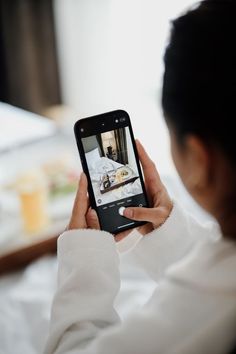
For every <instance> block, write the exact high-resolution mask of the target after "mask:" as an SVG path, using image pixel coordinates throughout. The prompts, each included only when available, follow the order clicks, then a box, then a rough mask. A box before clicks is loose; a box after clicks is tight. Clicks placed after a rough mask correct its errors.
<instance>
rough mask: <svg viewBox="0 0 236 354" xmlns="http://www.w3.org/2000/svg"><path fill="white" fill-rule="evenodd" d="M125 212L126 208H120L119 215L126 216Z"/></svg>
mask: <svg viewBox="0 0 236 354" xmlns="http://www.w3.org/2000/svg"><path fill="white" fill-rule="evenodd" d="M124 211H125V207H120V208H119V214H120V215H121V216H123V215H124Z"/></svg>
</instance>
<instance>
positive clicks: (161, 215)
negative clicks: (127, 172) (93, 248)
mask: <svg viewBox="0 0 236 354" xmlns="http://www.w3.org/2000/svg"><path fill="white" fill-rule="evenodd" d="M136 146H137V149H138V154H139V159H140V162H141V165H142V168H143V173H144V179H145V187H146V191H147V195H148V199H149V203H150V208H137V207H130V208H126V209H125V210H124V213H123V216H125V217H126V218H128V219H131V220H136V221H148V224H146V225H144V226H141V227H139V228H138V231H139V232H140V233H141V234H142V235H146V234H147V233H149V232H151V231H152V230H153V229H156V228H158V227H159V226H161V225H162V224H163V223H164V222H165V221H166V219H167V218H168V216H169V215H170V213H171V210H172V208H173V203H172V201H171V199H170V197H169V195H168V192H167V190H166V188H165V186H164V185H163V184H162V182H161V179H160V176H159V174H158V172H157V169H156V166H155V164H154V162H153V161H152V160H151V159H150V157H149V156H148V154H147V152H146V151H145V149H144V147H143V146H142V144H141V143H140V142H139V141H138V140H136ZM128 233H129V232H123V233H121V234H119V235H117V236H116V239H117V240H118V241H119V240H121V239H122V238H124V237H125V236H127V235H128Z"/></svg>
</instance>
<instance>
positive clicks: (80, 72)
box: [54, 0, 192, 175]
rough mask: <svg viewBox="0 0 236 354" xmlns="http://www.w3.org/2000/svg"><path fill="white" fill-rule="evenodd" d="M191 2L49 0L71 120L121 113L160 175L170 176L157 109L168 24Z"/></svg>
mask: <svg viewBox="0 0 236 354" xmlns="http://www.w3.org/2000/svg"><path fill="white" fill-rule="evenodd" d="M191 3H192V1H191V0H175V1H173V0H162V1H161V0H99V1H98V0H66V1H65V0H55V4H54V5H55V19H56V25H57V42H58V51H59V59H60V72H61V81H62V91H63V92H62V93H63V99H64V102H65V103H66V104H67V105H69V106H70V107H72V108H73V109H74V111H75V112H76V114H75V117H77V118H78V117H86V116H90V115H93V114H98V113H102V112H106V111H109V110H113V109H118V108H122V109H125V110H127V111H128V113H129V114H130V116H131V120H132V123H133V128H134V133H135V135H136V137H138V138H139V139H140V140H141V141H142V142H143V144H144V145H145V147H146V149H147V151H148V152H149V153H150V155H151V157H152V158H153V160H154V161H155V162H156V163H157V165H158V169H159V171H160V172H161V174H167V175H170V174H172V175H173V174H174V173H175V169H174V167H173V164H172V161H171V158H170V150H169V137H168V132H167V129H166V126H165V123H164V121H163V118H162V111H161V108H160V103H159V102H160V90H161V83H162V72H163V65H162V56H163V51H164V47H165V45H166V39H167V35H168V32H169V21H170V19H171V18H173V17H175V16H176V14H177V13H179V11H180V9H183V8H185V6H187V5H189V4H191Z"/></svg>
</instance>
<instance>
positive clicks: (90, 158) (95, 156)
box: [85, 148, 101, 170]
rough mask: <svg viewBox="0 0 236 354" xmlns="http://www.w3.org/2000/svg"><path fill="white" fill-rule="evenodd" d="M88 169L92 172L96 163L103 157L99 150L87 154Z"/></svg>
mask: <svg viewBox="0 0 236 354" xmlns="http://www.w3.org/2000/svg"><path fill="white" fill-rule="evenodd" d="M85 156H86V160H87V164H88V168H89V169H90V170H92V169H94V168H95V165H96V162H97V161H99V160H100V158H101V156H100V154H99V151H98V148H96V149H94V150H91V151H89V152H87V153H86V154H85Z"/></svg>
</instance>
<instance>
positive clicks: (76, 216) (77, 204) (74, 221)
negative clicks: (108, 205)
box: [67, 172, 100, 230]
mask: <svg viewBox="0 0 236 354" xmlns="http://www.w3.org/2000/svg"><path fill="white" fill-rule="evenodd" d="M75 229H97V230H100V225H99V221H98V217H97V213H96V211H95V210H93V209H91V208H90V207H89V198H88V182H87V177H86V175H85V173H84V172H83V173H82V174H81V176H80V180H79V186H78V190H77V193H76V197H75V201H74V206H73V210H72V215H71V219H70V222H69V225H68V227H67V230H75Z"/></svg>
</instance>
